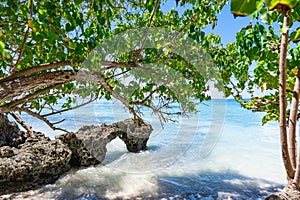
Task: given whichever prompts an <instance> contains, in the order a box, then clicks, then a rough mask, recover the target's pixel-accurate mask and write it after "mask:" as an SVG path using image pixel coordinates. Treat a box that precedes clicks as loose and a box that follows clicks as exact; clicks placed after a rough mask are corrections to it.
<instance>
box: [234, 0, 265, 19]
mask: <svg viewBox="0 0 300 200" xmlns="http://www.w3.org/2000/svg"><path fill="white" fill-rule="evenodd" d="M262 3H263V0H259V1H257V0H253V1H249V0H242V1H241V0H231V4H230V6H231V12H232V13H233V14H234V15H235V16H248V15H250V14H251V13H253V12H254V11H256V10H257V9H258V8H259V7H260V6H261V5H262Z"/></svg>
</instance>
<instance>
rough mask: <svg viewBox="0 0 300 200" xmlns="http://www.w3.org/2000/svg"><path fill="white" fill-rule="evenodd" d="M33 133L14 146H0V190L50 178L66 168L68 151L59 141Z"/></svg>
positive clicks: (36, 182) (49, 179)
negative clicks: (31, 136)
mask: <svg viewBox="0 0 300 200" xmlns="http://www.w3.org/2000/svg"><path fill="white" fill-rule="evenodd" d="M35 135H36V137H35V138H27V140H26V141H25V142H24V143H23V144H20V145H19V146H18V147H17V148H12V147H7V146H5V147H2V148H1V150H0V152H1V158H0V194H4V193H8V192H16V191H24V190H26V189H30V188H33V187H35V186H37V185H40V184H44V183H51V182H54V181H56V180H57V179H58V177H59V176H60V175H61V174H63V173H64V172H66V171H68V170H69V169H70V164H69V162H70V159H71V151H70V150H69V149H68V148H67V147H66V146H65V145H64V144H63V143H62V142H61V141H59V140H50V139H49V138H47V137H44V135H43V134H40V133H35Z"/></svg>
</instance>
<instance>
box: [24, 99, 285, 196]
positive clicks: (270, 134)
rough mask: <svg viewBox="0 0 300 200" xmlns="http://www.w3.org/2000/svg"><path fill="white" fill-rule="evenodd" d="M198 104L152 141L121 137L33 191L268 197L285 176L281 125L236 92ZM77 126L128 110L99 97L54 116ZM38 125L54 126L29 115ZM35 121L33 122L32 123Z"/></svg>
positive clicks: (50, 193)
mask: <svg viewBox="0 0 300 200" xmlns="http://www.w3.org/2000/svg"><path fill="white" fill-rule="evenodd" d="M199 110H200V112H199V113H198V114H195V115H192V116H190V117H188V118H177V120H178V123H167V124H165V126H164V127H162V126H161V125H160V123H159V120H158V119H157V118H156V117H154V116H152V115H150V114H147V113H146V115H145V118H146V120H147V122H149V123H151V124H152V126H153V127H154V132H153V133H152V135H151V137H150V139H149V142H148V149H147V151H145V152H141V153H139V154H134V153H128V152H127V150H126V147H125V145H124V144H123V143H122V142H121V141H120V140H119V139H116V140H114V141H113V142H111V143H110V144H108V146H107V148H108V152H107V156H106V158H105V160H104V163H103V164H101V165H99V166H95V167H89V168H84V169H80V170H73V171H71V172H70V173H68V174H67V175H65V176H64V177H62V178H60V179H59V180H58V181H57V182H56V183H55V184H51V185H47V186H45V187H43V188H42V189H40V190H33V191H31V192H30V193H29V197H30V198H32V199H136V198H139V199H229V197H230V198H232V199H263V198H264V197H265V196H266V195H268V194H269V193H271V192H276V191H278V190H279V188H282V187H283V185H284V184H285V175H284V169H283V164H282V161H281V154H280V144H279V129H278V124H277V123H276V122H272V123H269V124H266V125H265V126H261V118H262V116H263V113H253V112H251V111H249V110H245V109H242V108H241V107H240V106H239V104H237V103H236V102H234V101H233V100H213V101H209V102H205V103H204V104H201V105H200V106H199ZM63 117H65V118H66V120H65V121H64V122H63V123H62V124H61V125H60V126H61V127H64V128H67V129H68V130H71V131H76V130H77V129H78V128H80V127H81V126H82V125H86V124H101V123H107V124H109V123H112V122H115V121H119V120H123V119H126V118H128V117H129V115H128V113H127V112H126V110H125V109H124V108H123V107H122V106H121V105H120V104H118V103H117V102H112V103H111V102H106V101H99V102H95V103H94V104H91V105H88V106H86V107H82V108H80V109H78V110H75V111H71V112H68V113H65V114H63V115H60V116H56V117H55V118H52V120H58V119H61V118H63ZM26 118H27V121H28V123H29V124H31V125H33V127H34V128H35V129H36V130H39V131H43V132H45V133H48V135H49V136H50V137H54V136H55V135H57V134H59V132H53V131H51V130H49V129H48V128H47V126H46V125H43V124H42V123H41V122H37V121H36V120H35V119H31V118H29V117H26ZM34 124H35V125H34Z"/></svg>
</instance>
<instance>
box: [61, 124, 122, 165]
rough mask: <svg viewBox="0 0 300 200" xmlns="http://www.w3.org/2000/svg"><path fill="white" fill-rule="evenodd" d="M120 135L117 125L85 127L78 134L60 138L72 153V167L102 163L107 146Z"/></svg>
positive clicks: (64, 135) (68, 134) (65, 135)
mask: <svg viewBox="0 0 300 200" xmlns="http://www.w3.org/2000/svg"><path fill="white" fill-rule="evenodd" d="M119 134H120V129H119V128H118V127H116V126H115V125H105V124H103V125H101V126H83V127H82V128H80V129H79V130H78V131H77V132H76V133H67V134H63V135H61V136H59V137H57V138H58V139H60V140H61V141H62V142H63V143H65V144H66V145H67V146H68V147H69V149H70V150H71V151H72V158H71V161H70V164H71V166H75V167H79V166H91V165H96V164H99V163H101V162H102V161H103V160H104V158H105V155H106V151H107V149H106V145H107V143H109V142H110V141H111V140H113V139H115V138H116V137H117V136H118V135H119Z"/></svg>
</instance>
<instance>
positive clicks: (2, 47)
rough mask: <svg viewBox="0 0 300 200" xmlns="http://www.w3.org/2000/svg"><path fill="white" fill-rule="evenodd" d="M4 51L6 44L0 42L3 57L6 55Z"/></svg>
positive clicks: (0, 52) (0, 51)
mask: <svg viewBox="0 0 300 200" xmlns="http://www.w3.org/2000/svg"><path fill="white" fill-rule="evenodd" d="M4 49H5V46H4V43H3V42H1V41H0V54H1V55H3V54H4Z"/></svg>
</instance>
